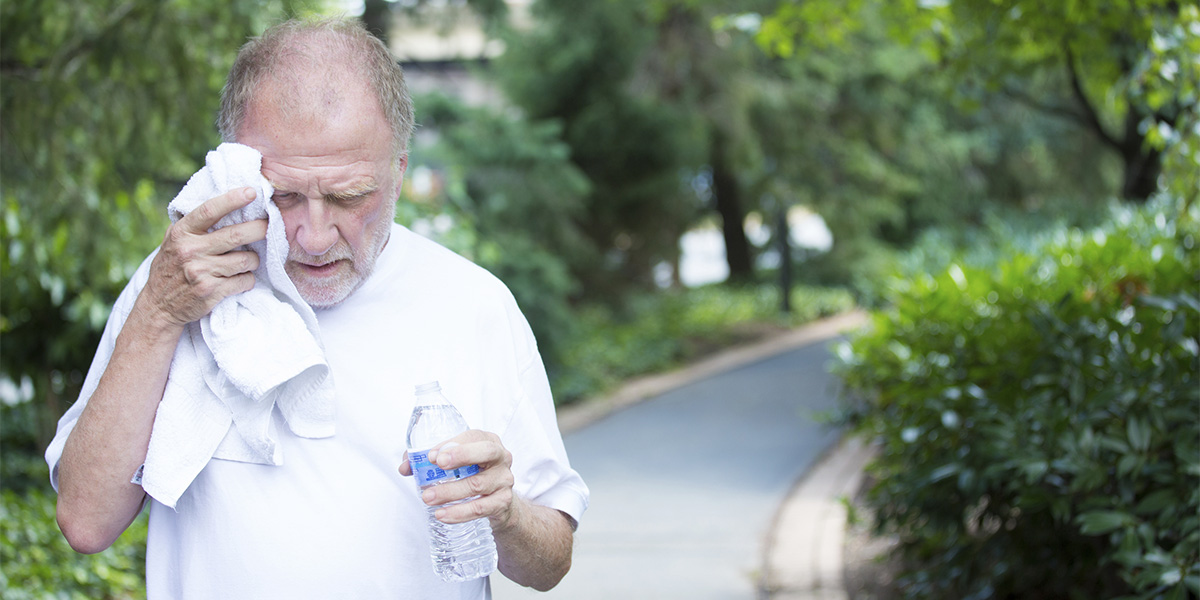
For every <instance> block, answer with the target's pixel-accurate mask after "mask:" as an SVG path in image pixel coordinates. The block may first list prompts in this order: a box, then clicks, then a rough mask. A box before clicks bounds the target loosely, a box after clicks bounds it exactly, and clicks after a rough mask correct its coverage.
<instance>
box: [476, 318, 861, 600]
mask: <svg viewBox="0 0 1200 600" xmlns="http://www.w3.org/2000/svg"><path fill="white" fill-rule="evenodd" d="M861 319H862V315H860V314H857V313H855V314H850V315H843V316H841V317H836V318H833V319H829V320H826V321H822V322H820V323H817V324H814V325H812V326H809V327H805V328H802V329H799V330H797V331H794V332H791V333H790V334H788V335H785V336H781V337H779V338H776V339H773V340H770V341H769V342H765V343H762V344H755V345H753V346H750V347H746V348H741V349H738V350H736V351H732V352H728V353H724V354H722V355H719V356H716V357H714V358H712V359H709V360H707V361H704V362H702V363H700V364H697V365H694V366H692V367H689V368H687V369H684V370H681V371H677V372H674V373H670V374H667V375H661V376H655V377H648V378H644V379H641V380H638V381H636V382H633V383H631V384H630V385H628V386H626V387H625V388H623V389H622V390H621V391H620V392H618V393H617V394H614V395H613V396H612V397H610V398H606V399H603V400H600V401H597V402H594V403H589V404H588V405H586V406H583V407H578V408H573V409H570V410H564V411H563V414H561V415H560V419H559V420H560V423H561V426H562V427H563V429H564V432H565V435H564V442H565V443H566V446H567V451H568V453H569V454H570V456H571V460H572V464H573V466H574V467H575V468H576V469H578V470H579V472H580V473H581V474H582V475H583V477H584V479H585V480H586V481H587V482H588V484H589V485H590V486H591V489H592V499H591V508H590V509H589V510H588V512H587V514H586V515H584V519H583V522H582V524H581V525H580V529H579V532H578V533H577V535H576V544H575V563H574V567H573V568H572V570H571V573H570V574H569V575H568V576H567V577H566V579H564V580H563V582H562V583H561V584H560V585H559V586H558V587H557V588H555V589H554V590H552V591H551V592H549V593H547V594H538V593H536V592H533V591H532V590H526V589H522V588H520V587H518V586H516V585H515V584H512V583H511V582H509V581H507V580H505V579H504V578H503V576H496V577H493V593H494V597H495V598H496V599H497V600H507V599H517V598H532V597H539V598H547V599H553V598H571V599H577V600H588V599H591V598H596V599H600V598H604V599H607V598H655V599H671V598H680V599H683V598H687V599H709V598H711V599H714V600H716V599H730V600H734V599H739V600H740V599H747V600H749V599H753V598H764V597H768V595H769V594H770V593H772V592H774V593H775V594H776V595H775V596H771V597H778V598H781V599H782V598H788V599H789V600H790V599H792V598H797V599H798V598H808V597H812V598H824V597H825V596H803V595H796V596H784V595H780V594H783V593H792V592H796V591H802V589H803V588H804V585H805V581H809V582H811V581H817V582H821V585H822V586H825V587H828V586H827V585H826V584H825V583H824V582H826V581H827V580H829V578H828V577H826V576H824V575H822V576H815V575H812V573H811V571H813V570H814V569H817V568H822V569H824V568H828V567H830V566H831V564H832V562H834V561H836V565H833V568H834V571H836V572H840V565H841V546H840V537H838V538H837V539H836V540H835V539H833V538H832V537H830V536H821V535H816V536H814V535H813V531H817V530H819V531H825V530H833V529H837V530H838V533H839V534H840V531H841V530H840V529H839V528H838V527H840V526H836V523H833V524H829V523H826V521H827V520H830V519H833V520H836V517H837V516H838V515H837V514H836V509H834V510H833V511H832V512H831V511H829V510H825V509H824V508H820V507H817V508H818V510H816V511H815V512H813V518H814V519H816V522H814V523H809V524H805V523H804V522H803V521H804V519H803V517H804V515H805V514H807V512H808V511H806V510H804V509H805V508H806V505H805V504H804V503H805V502H810V504H808V505H807V508H813V507H815V506H816V504H811V502H815V501H816V497H815V496H812V495H811V494H810V493H809V492H808V491H806V490H809V489H810V487H806V486H808V485H809V484H810V483H813V482H822V481H825V482H831V483H830V484H821V486H819V487H815V488H811V489H812V490H813V491H812V493H813V494H820V495H821V497H822V498H824V501H825V502H827V503H832V505H834V506H840V503H838V502H837V500H836V497H837V496H836V493H837V490H838V489H840V488H838V486H837V485H836V484H839V483H841V484H845V483H846V482H845V481H843V480H844V479H846V478H847V477H848V475H847V472H850V474H851V475H852V472H853V470H854V469H853V467H852V465H853V460H850V461H849V462H848V463H847V462H846V461H841V462H837V461H834V464H837V465H841V466H838V467H836V468H832V469H826V470H825V471H822V470H821V469H816V470H813V469H812V467H813V465H817V464H820V465H823V466H824V465H829V464H831V462H830V461H833V459H834V457H840V456H842V455H843V453H842V452H841V450H840V449H841V448H843V447H844V446H843V445H841V444H838V443H837V442H838V439H839V432H837V431H836V430H833V429H831V428H829V427H827V426H824V425H821V424H819V423H818V422H817V417H818V415H819V414H820V413H822V412H824V411H828V410H831V409H833V408H834V407H835V405H836V394H837V387H836V386H837V383H836V380H835V379H834V378H833V377H831V376H830V375H828V373H827V372H826V366H827V363H828V361H829V358H830V356H829V348H828V342H829V340H830V339H831V338H833V337H835V336H836V335H837V333H838V332H840V331H842V330H844V329H846V328H848V327H851V326H854V325H856V324H857V323H859V322H861ZM831 448H834V449H835V451H834V452H830V449H831ZM822 457H825V458H826V459H825V460H819V459H821V458H822ZM806 473H807V474H808V475H807V476H805V474H806ZM819 473H828V474H827V475H822V476H820V477H818V474H819ZM802 476H803V477H802ZM797 481H800V482H801V483H800V484H799V485H797V484H796V482H797ZM831 494H833V495H831ZM821 506H826V505H824V504H822V505H821ZM789 507H791V508H794V509H796V512H798V513H799V514H800V517H801V518H800V520H799V521H796V520H795V518H794V517H793V516H792V515H793V513H792V511H791V510H790V508H789ZM842 519H843V523H844V515H842ZM776 523H778V526H777V525H776ZM835 544H836V546H835ZM799 547H804V548H805V549H804V550H795V548H799ZM830 548H836V551H831V550H829V549H830ZM796 552H799V554H798V555H797V554H796ZM805 552H807V554H805ZM764 556H766V558H764ZM789 556H791V557H792V558H788V557H789ZM797 556H798V558H797ZM813 556H820V557H824V558H822V559H821V560H820V561H814V560H809V558H811V557H813ZM806 557H809V558H806ZM797 560H799V561H800V562H797ZM792 565H799V566H797V567H794V568H793V566H792ZM798 573H800V574H798ZM805 578H807V579H805ZM839 581H840V580H839ZM809 587H811V586H809ZM813 589H816V588H813ZM821 589H824V588H821ZM843 593H844V592H843ZM829 597H831V598H832V597H836V596H829ZM843 597H844V596H843Z"/></svg>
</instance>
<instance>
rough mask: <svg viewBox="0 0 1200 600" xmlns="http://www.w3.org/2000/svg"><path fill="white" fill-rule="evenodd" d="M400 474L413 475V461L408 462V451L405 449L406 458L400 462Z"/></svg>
mask: <svg viewBox="0 0 1200 600" xmlns="http://www.w3.org/2000/svg"><path fill="white" fill-rule="evenodd" d="M400 474H401V475H403V476H405V477H412V474H413V472H412V463H410V462H408V451H407V450H405V451H404V458H403V459H402V460H401V462H400Z"/></svg>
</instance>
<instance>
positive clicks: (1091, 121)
mask: <svg viewBox="0 0 1200 600" xmlns="http://www.w3.org/2000/svg"><path fill="white" fill-rule="evenodd" d="M1063 51H1064V52H1065V53H1066V60H1067V73H1068V74H1069V75H1070V81H1071V91H1072V92H1073V93H1074V95H1075V99H1076V100H1078V101H1079V105H1080V107H1081V108H1083V115H1082V117H1083V121H1082V122H1083V124H1084V125H1086V126H1087V127H1088V128H1089V129H1091V130H1092V131H1093V132H1095V134H1096V135H1098V136H1100V139H1102V140H1104V142H1105V143H1107V144H1108V145H1110V146H1112V147H1113V148H1116V149H1117V150H1121V149H1122V148H1123V147H1124V145H1125V144H1124V141H1123V140H1119V139H1117V138H1116V136H1114V135H1112V134H1111V133H1109V132H1108V130H1107V129H1105V128H1104V123H1103V122H1101V121H1100V115H1099V113H1097V112H1096V107H1095V106H1093V105H1092V102H1091V100H1090V99H1089V98H1088V96H1087V92H1086V91H1084V89H1083V82H1082V80H1081V79H1080V77H1079V70H1078V69H1076V68H1075V53H1074V52H1071V43H1070V42H1068V41H1066V40H1064V41H1063Z"/></svg>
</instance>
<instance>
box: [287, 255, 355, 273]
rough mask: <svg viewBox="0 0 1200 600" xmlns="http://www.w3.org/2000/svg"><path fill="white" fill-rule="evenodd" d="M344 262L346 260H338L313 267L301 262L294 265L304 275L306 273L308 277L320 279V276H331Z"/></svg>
mask: <svg viewBox="0 0 1200 600" xmlns="http://www.w3.org/2000/svg"><path fill="white" fill-rule="evenodd" d="M345 262H346V259H344V258H343V259H338V260H332V261H329V262H327V263H322V264H319V265H313V264H308V263H302V262H297V263H295V264H296V265H298V266H299V267H300V269H301V270H302V271H304V272H305V273H307V274H309V275H312V276H315V277H322V276H326V275H332V274H333V273H335V272H336V271H338V270H339V269H340V268H341V267H342V265H343V264H344V263H345Z"/></svg>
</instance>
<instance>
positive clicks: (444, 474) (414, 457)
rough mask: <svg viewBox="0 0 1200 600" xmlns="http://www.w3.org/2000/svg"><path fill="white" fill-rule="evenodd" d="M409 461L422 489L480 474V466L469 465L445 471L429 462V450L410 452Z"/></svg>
mask: <svg viewBox="0 0 1200 600" xmlns="http://www.w3.org/2000/svg"><path fill="white" fill-rule="evenodd" d="M408 460H409V463H410V464H412V471H413V477H416V479H417V485H419V486H421V487H426V486H430V485H437V484H439V483H446V482H447V481H458V480H459V479H466V478H467V477H470V476H472V475H474V474H476V473H478V472H479V465H467V466H465V467H459V468H457V469H450V470H449V471H444V470H442V469H441V468H440V467H438V466H437V465H435V464H433V463H431V462H429V451H428V450H409V451H408Z"/></svg>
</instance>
